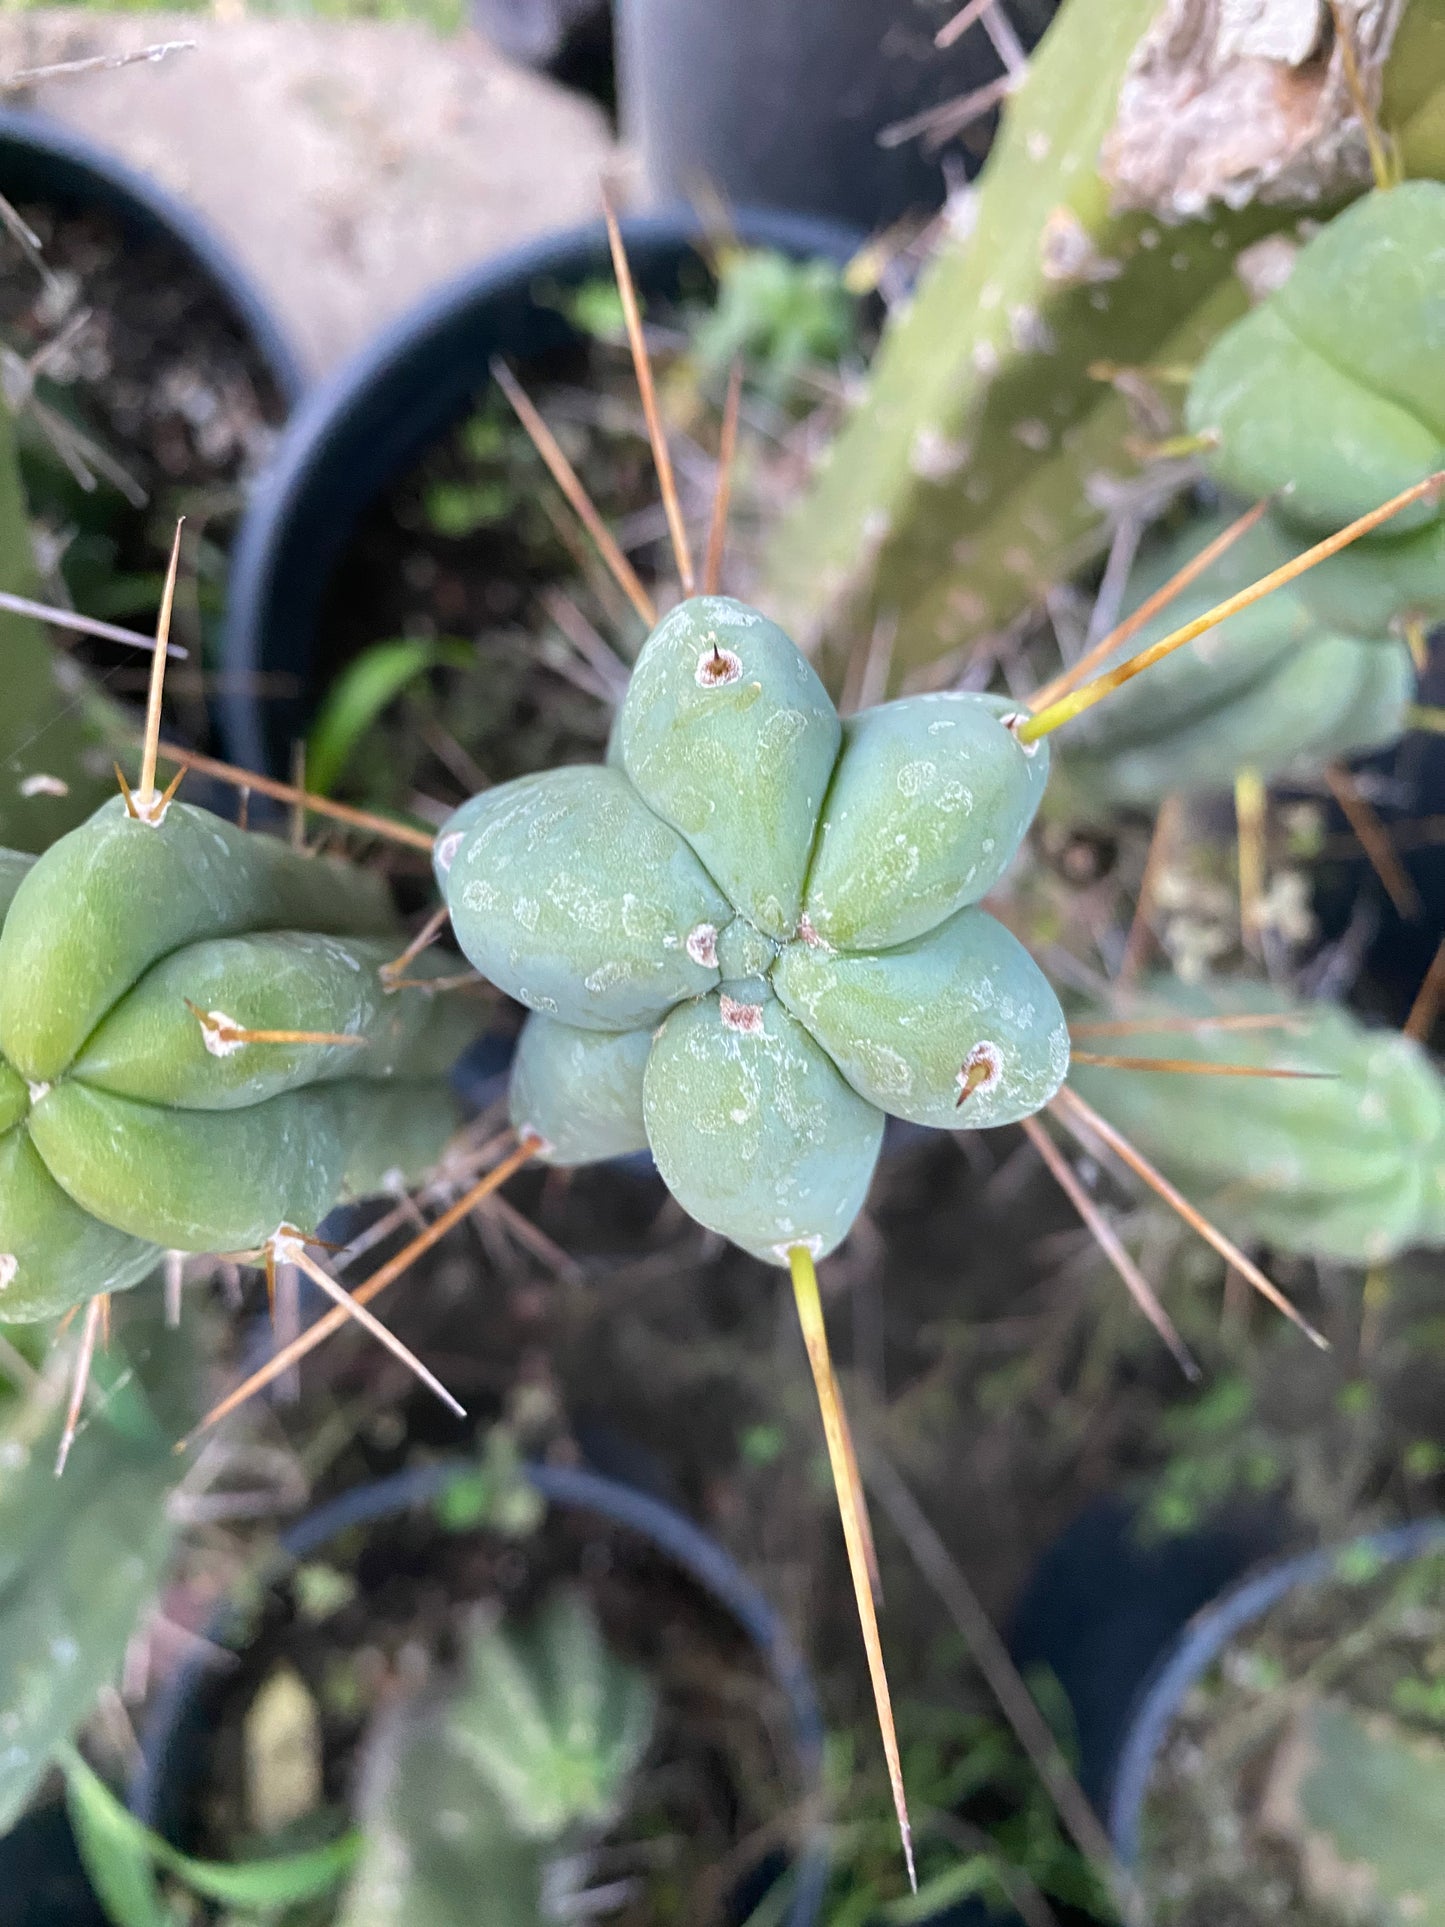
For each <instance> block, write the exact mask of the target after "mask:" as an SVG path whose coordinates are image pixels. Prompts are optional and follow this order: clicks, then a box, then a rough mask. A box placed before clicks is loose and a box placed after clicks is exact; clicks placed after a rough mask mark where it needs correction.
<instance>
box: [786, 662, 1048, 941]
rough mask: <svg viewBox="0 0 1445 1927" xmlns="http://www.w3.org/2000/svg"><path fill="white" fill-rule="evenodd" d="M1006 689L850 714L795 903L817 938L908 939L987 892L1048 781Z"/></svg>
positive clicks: (1043, 761) (1042, 752) (1041, 756)
mask: <svg viewBox="0 0 1445 1927" xmlns="http://www.w3.org/2000/svg"><path fill="white" fill-rule="evenodd" d="M1017 709H1018V705H1017V704H1016V703H1014V702H1011V701H1010V700H1009V699H1008V698H1007V697H999V696H975V695H949V694H945V695H933V696H911V697H906V698H905V699H904V700H902V701H901V702H892V703H884V704H882V705H881V706H880V707H879V708H877V709H868V710H865V711H864V712H863V714H862V715H861V716H855V717H851V718H850V719H849V721H848V722H847V723H846V724H845V725H844V729H843V751H842V754H841V756H840V757H839V759H838V766H837V769H836V770H835V772H834V775H833V781H832V784H831V785H830V787H829V790H828V796H827V801H826V802H825V804H824V806H823V816H822V821H821V823H820V824H819V828H818V846H817V850H816V852H815V854H814V857H813V862H812V866H811V868H810V870H809V872H808V882H807V889H806V891H805V894H804V900H803V909H804V914H805V915H806V917H807V920H808V924H809V926H810V928H811V930H812V931H813V932H814V933H815V934H816V935H817V936H818V937H820V938H821V939H822V940H823V942H824V943H825V944H832V945H835V946H838V947H841V948H842V949H845V950H878V949H884V948H886V947H888V946H890V945H892V944H898V943H906V942H908V941H909V939H910V938H913V937H920V936H922V935H923V933H924V932H925V931H927V930H932V929H933V928H934V927H935V926H936V925H938V924H940V923H942V922H943V921H944V919H945V918H947V917H951V916H952V915H953V913H954V912H955V911H956V910H960V909H962V908H963V907H964V906H965V905H966V904H970V903H977V902H978V901H979V899H980V898H981V897H982V896H984V895H985V894H986V893H987V892H988V891H989V890H991V889H992V888H993V886H994V884H995V883H997V882H998V880H999V878H1000V877H1001V876H1002V875H1003V873H1004V871H1005V870H1006V869H1007V868H1008V866H1009V864H1010V863H1011V862H1012V861H1013V859H1014V857H1015V855H1016V854H1017V852H1018V847H1019V844H1020V843H1021V842H1022V841H1023V838H1024V834H1025V832H1026V831H1027V829H1028V827H1029V824H1030V823H1031V822H1032V821H1033V818H1034V814H1035V812H1036V811H1037V809H1038V807H1039V803H1040V801H1041V800H1042V798H1043V793H1044V785H1045V783H1046V782H1047V781H1048V772H1049V760H1048V755H1047V751H1046V749H1044V748H1043V747H1042V746H1041V748H1040V749H1039V750H1029V749H1025V748H1024V746H1023V745H1022V744H1021V743H1020V742H1019V741H1018V739H1017V737H1016V736H1014V735H1013V734H1012V732H1011V731H1009V730H1007V729H1005V728H1004V726H1003V723H1002V721H1001V720H1000V719H1001V718H1002V717H1004V716H1007V715H1009V714H1011V713H1016V712H1017Z"/></svg>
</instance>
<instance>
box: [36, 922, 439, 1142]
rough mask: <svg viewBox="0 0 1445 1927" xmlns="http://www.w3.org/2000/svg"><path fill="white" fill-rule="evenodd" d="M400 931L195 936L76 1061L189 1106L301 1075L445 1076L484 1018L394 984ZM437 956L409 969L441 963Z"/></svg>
mask: <svg viewBox="0 0 1445 1927" xmlns="http://www.w3.org/2000/svg"><path fill="white" fill-rule="evenodd" d="M395 954H396V941H395V939H394V938H389V939H387V940H386V941H385V942H375V941H371V942H368V941H365V940H362V939H348V938H343V937H327V936H317V935H315V934H314V933H312V932H310V931H304V932H303V931H284V932H279V933H270V934H263V935H260V936H246V937H219V938H213V939H211V940H210V941H207V942H202V943H195V944H188V945H187V946H186V947H185V948H184V949H183V950H178V951H174V952H173V953H172V954H171V955H170V956H168V957H164V958H162V959H161V961H160V962H159V963H157V964H153V965H152V966H151V968H150V969H149V970H148V971H147V972H146V974H145V975H144V976H143V977H142V978H141V980H140V982H139V983H138V984H136V985H135V987H134V988H133V989H132V990H130V991H128V992H127V993H126V994H125V996H123V997H122V998H120V1000H119V1001H118V1002H117V1003H116V1004H114V1005H113V1006H112V1007H111V1009H110V1010H109V1011H108V1012H107V1014H106V1015H105V1016H104V1017H103V1018H102V1019H101V1021H100V1023H99V1024H98V1025H97V1026H96V1028H95V1030H94V1031H93V1032H92V1033H91V1035H90V1037H89V1038H88V1039H87V1041H86V1043H85V1044H84V1046H83V1047H82V1049H81V1051H80V1053H79V1055H78V1056H77V1057H76V1058H75V1061H74V1063H73V1064H72V1065H71V1075H72V1076H73V1077H78V1078H80V1079H81V1080H82V1081H83V1082H85V1083H86V1084H89V1085H91V1086H92V1087H93V1088H95V1089H96V1090H102V1091H110V1092H112V1093H113V1094H114V1095H116V1096H117V1097H133V1098H138V1099H140V1100H142V1101H143V1102H146V1103H150V1104H166V1105H175V1106H176V1107H178V1108H179V1109H182V1110H203V1111H218V1110H232V1109H236V1108H239V1107H242V1106H246V1105H251V1104H258V1103H260V1102H262V1100H263V1099H265V1098H268V1097H275V1096H277V1095H278V1094H279V1093H280V1092H282V1091H289V1090H295V1089H298V1088H299V1087H300V1086H302V1085H304V1084H316V1083H323V1082H330V1081H333V1080H336V1079H340V1078H365V1079H384V1078H392V1077H396V1076H399V1075H406V1076H410V1077H429V1076H430V1077H435V1076H441V1075H443V1074H445V1072H446V1071H447V1070H449V1069H450V1067H451V1065H452V1064H453V1063H454V1062H455V1061H456V1059H457V1057H458V1056H459V1055H460V1054H461V1051H462V1050H463V1049H464V1048H465V1046H466V1043H467V1042H468V1040H469V1038H470V1036H471V1034H472V1032H473V1030H474V1028H475V1026H474V1023H473V1020H472V1018H471V1016H470V1014H469V1013H468V1012H467V1010H466V1009H465V1008H464V1007H463V1006H461V1005H459V1004H458V1003H457V1002H456V1001H455V1000H453V1001H452V1002H450V1003H449V1002H447V1001H446V1000H445V999H444V998H437V997H429V996H428V995H427V993H426V992H425V991H424V990H418V989H405V990H400V991H388V990H387V988H386V985H385V980H384V979H383V978H382V976H381V974H380V972H381V969H382V966H383V965H385V964H386V963H388V962H389V961H390V959H391V958H392V957H394V956H395ZM445 968H446V965H445V963H444V961H441V960H439V959H438V958H437V957H436V956H435V955H434V954H432V953H429V954H427V955H426V956H422V957H419V958H417V959H416V960H415V964H414V966H413V967H412V968H411V970H410V972H409V974H411V975H414V976H416V977H425V976H427V975H429V974H430V975H440V974H441V973H442V971H443V970H444V969H445ZM198 1011H199V1012H201V1013H202V1014H203V1016H205V1017H207V1018H210V1017H211V1016H212V1014H215V1016H216V1017H217V1018H219V1017H220V1016H222V1015H224V1017H225V1018H227V1019H229V1020H230V1025H231V1027H232V1028H234V1027H240V1028H242V1029H246V1030H300V1031H309V1032H319V1033H321V1034H323V1035H327V1036H349V1037H356V1038H359V1039H360V1040H361V1042H360V1044H267V1045H264V1046H261V1045H247V1044H244V1043H235V1042H230V1043H228V1042H227V1038H228V1036H229V1034H230V1032H229V1031H228V1030H227V1029H226V1028H225V1027H224V1026H222V1025H220V1024H219V1023H218V1022H216V1023H212V1024H211V1025H210V1026H209V1028H208V1027H207V1026H206V1025H205V1024H203V1022H202V1021H201V1019H200V1018H198V1017H197V1015H196V1013H197V1012H198Z"/></svg>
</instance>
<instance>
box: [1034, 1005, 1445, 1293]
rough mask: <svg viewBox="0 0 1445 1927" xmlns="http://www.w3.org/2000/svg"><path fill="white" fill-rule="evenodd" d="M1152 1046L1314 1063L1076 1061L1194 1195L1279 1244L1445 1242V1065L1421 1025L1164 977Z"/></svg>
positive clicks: (1166, 1053)
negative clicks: (1373, 1021) (1191, 1067)
mask: <svg viewBox="0 0 1445 1927" xmlns="http://www.w3.org/2000/svg"><path fill="white" fill-rule="evenodd" d="M1150 1005H1153V1006H1155V1007H1156V1008H1157V1011H1158V1013H1159V1014H1160V1015H1161V1017H1166V1018H1172V1019H1177V1018H1178V1017H1179V1016H1180V1015H1181V1014H1183V1015H1186V1016H1191V1017H1197V1018H1209V1017H1220V1018H1226V1019H1227V1018H1230V1017H1238V1016H1241V1015H1246V1016H1254V1017H1268V1016H1270V1015H1271V1014H1274V1015H1277V1016H1278V1017H1279V1018H1280V1023H1279V1025H1278V1027H1272V1026H1271V1027H1266V1028H1260V1029H1240V1028H1228V1027H1221V1028H1218V1029H1208V1028H1203V1029H1195V1030H1189V1031H1180V1030H1179V1029H1177V1028H1174V1027H1173V1026H1172V1025H1168V1026H1166V1027H1164V1028H1161V1029H1160V1030H1158V1031H1153V1032H1151V1031H1150V1030H1149V1028H1148V1016H1149V1006H1150ZM1130 1049H1131V1051H1137V1052H1138V1053H1139V1054H1140V1055H1141V1056H1159V1057H1169V1058H1183V1059H1187V1060H1189V1061H1193V1062H1199V1063H1206V1064H1207V1063H1211V1062H1212V1063H1231V1064H1245V1065H1256V1066H1260V1067H1264V1066H1270V1067H1274V1068H1282V1069H1286V1070H1292V1071H1298V1072H1304V1073H1306V1075H1305V1076H1304V1077H1303V1078H1299V1079H1296V1078H1274V1077H1269V1078H1260V1079H1250V1080H1248V1081H1247V1082H1242V1081H1241V1080H1239V1079H1237V1078H1234V1077H1207V1076H1205V1077H1198V1076H1194V1077H1177V1076H1171V1075H1169V1074H1167V1073H1165V1072H1162V1071H1141V1070H1129V1069H1123V1070H1121V1069H1104V1068H1101V1067H1096V1066H1090V1065H1088V1064H1083V1063H1076V1064H1075V1065H1074V1068H1073V1071H1072V1073H1071V1076H1070V1082H1071V1084H1072V1085H1073V1086H1074V1087H1075V1088H1076V1089H1077V1090H1078V1091H1079V1092H1080V1094H1081V1095H1082V1096H1083V1097H1085V1098H1086V1099H1087V1100H1088V1101H1089V1102H1091V1103H1095V1104H1097V1105H1098V1107H1099V1108H1100V1110H1102V1111H1104V1112H1105V1113H1106V1114H1107V1116H1108V1118H1109V1121H1110V1122H1111V1123H1112V1124H1113V1125H1115V1126H1116V1127H1117V1128H1118V1129H1120V1130H1122V1131H1124V1132H1126V1133H1127V1135H1128V1136H1129V1137H1130V1138H1131V1139H1132V1141H1133V1142H1134V1143H1135V1144H1136V1145H1137V1146H1138V1147H1139V1149H1140V1150H1141V1151H1143V1152H1144V1154H1145V1155H1146V1156H1147V1157H1149V1158H1151V1159H1153V1161H1154V1162H1155V1163H1156V1164H1158V1165H1160V1166H1161V1167H1162V1168H1163V1169H1164V1170H1165V1171H1166V1172H1167V1173H1168V1174H1169V1175H1170V1176H1171V1177H1173V1178H1174V1179H1175V1180H1176V1181H1177V1182H1178V1183H1179V1184H1180V1185H1181V1186H1183V1187H1186V1188H1188V1189H1189V1190H1190V1191H1191V1193H1192V1194H1193V1195H1195V1196H1199V1197H1203V1196H1207V1195H1208V1194H1210V1193H1218V1194H1220V1195H1221V1197H1222V1198H1224V1199H1227V1203H1228V1209H1229V1212H1230V1216H1231V1219H1232V1220H1233V1221H1234V1222H1235V1223H1238V1224H1241V1225H1243V1226H1244V1227H1245V1228H1246V1229H1248V1230H1249V1231H1250V1232H1251V1233H1252V1234H1253V1235H1254V1236H1255V1237H1258V1238H1261V1239H1263V1240H1265V1241H1266V1242H1268V1243H1270V1244H1273V1245H1276V1246H1278V1247H1279V1248H1280V1249H1281V1250H1285V1251H1291V1252H1298V1253H1301V1254H1303V1255H1307V1256H1312V1257H1319V1258H1325V1259H1333V1260H1336V1261H1337V1262H1341V1263H1345V1264H1375V1263H1379V1262H1382V1261H1384V1260H1387V1259H1389V1258H1392V1257H1394V1256H1395V1255H1396V1254H1397V1253H1399V1252H1401V1251H1404V1250H1407V1249H1409V1247H1411V1246H1412V1245H1434V1246H1440V1245H1445V1078H1442V1076H1441V1074H1440V1071H1439V1069H1438V1067H1437V1066H1436V1065H1435V1063H1434V1062H1433V1060H1432V1059H1431V1058H1430V1056H1429V1055H1428V1054H1427V1052H1426V1051H1425V1050H1424V1049H1423V1047H1422V1046H1421V1045H1419V1044H1417V1043H1416V1042H1415V1041H1414V1040H1413V1039H1411V1038H1409V1037H1403V1036H1398V1035H1396V1034H1395V1033H1393V1032H1390V1031H1379V1030H1372V1029H1370V1028H1369V1027H1368V1026H1366V1025H1365V1024H1363V1023H1362V1022H1361V1021H1360V1020H1359V1019H1358V1018H1356V1017H1354V1016H1352V1015H1351V1014H1350V1013H1349V1012H1348V1011H1346V1010H1343V1009H1340V1008H1337V1007H1335V1006H1332V1005H1323V1004H1306V1003H1299V1002H1296V1001H1295V1000H1293V999H1291V998H1289V997H1286V996H1284V995H1282V994H1281V993H1279V992H1276V991H1274V990H1271V989H1268V988H1266V987H1264V986H1261V985H1254V984H1245V983H1230V984H1227V985H1226V984H1216V985H1212V986H1209V987H1201V988H1198V989H1185V988H1184V987H1182V986H1180V985H1177V984H1167V983H1156V984H1154V985H1152V986H1151V987H1149V991H1148V999H1147V1003H1146V1004H1145V1006H1144V1008H1143V1011H1142V1014H1141V1016H1140V1020H1139V1028H1138V1031H1137V1032H1135V1033H1133V1034H1132V1035H1131V1039H1130Z"/></svg>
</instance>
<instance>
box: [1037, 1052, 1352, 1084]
mask: <svg viewBox="0 0 1445 1927" xmlns="http://www.w3.org/2000/svg"><path fill="white" fill-rule="evenodd" d="M1070 1056H1071V1058H1072V1060H1073V1062H1074V1063H1076V1064H1098V1065H1102V1067H1103V1068H1104V1069H1105V1070H1111V1071H1167V1072H1168V1073H1169V1074H1170V1076H1171V1077H1303V1078H1310V1079H1316V1080H1319V1079H1323V1080H1324V1081H1325V1082H1327V1083H1328V1082H1330V1081H1332V1080H1333V1079H1335V1078H1337V1077H1338V1076H1339V1073H1338V1071H1290V1070H1276V1069H1274V1068H1273V1066H1271V1065H1266V1064H1206V1063H1202V1062H1201V1061H1200V1060H1199V1059H1198V1058H1194V1057H1118V1056H1115V1055H1114V1054H1113V1053H1112V1052H1101V1051H1088V1050H1076V1051H1073V1052H1071V1053H1070Z"/></svg>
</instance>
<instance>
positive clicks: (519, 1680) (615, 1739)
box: [450, 1589, 656, 1842]
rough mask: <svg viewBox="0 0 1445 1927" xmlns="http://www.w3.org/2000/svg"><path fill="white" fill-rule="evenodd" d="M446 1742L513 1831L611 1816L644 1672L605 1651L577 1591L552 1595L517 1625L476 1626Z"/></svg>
mask: <svg viewBox="0 0 1445 1927" xmlns="http://www.w3.org/2000/svg"><path fill="white" fill-rule="evenodd" d="M467 1670H468V1679H467V1686H466V1690H465V1692H464V1693H463V1694H462V1695H461V1697H460V1698H459V1699H458V1700H457V1701H455V1702H454V1703H453V1706H452V1708H451V1718H450V1728H451V1740H452V1745H453V1746H454V1748H455V1749H456V1751H457V1752H458V1753H459V1754H460V1755H461V1757H462V1758H463V1759H465V1760H467V1761H469V1762H470V1764H471V1765H472V1767H473V1768H474V1769H475V1771H476V1773H477V1774H478V1776H479V1777H480V1778H481V1780H482V1781H483V1782H484V1783H485V1784H486V1785H487V1787H489V1788H490V1790H491V1791H492V1793H493V1794H495V1796H496V1798H497V1799H498V1800H499V1801H500V1802H501V1805H502V1810H503V1811H504V1813H505V1814H506V1816H507V1821H508V1824H509V1826H510V1827H511V1828H512V1830H513V1831H514V1832H515V1833H517V1834H520V1835H521V1836H522V1838H524V1839H527V1840H535V1841H543V1842H546V1841H556V1840H560V1839H563V1838H565V1836H566V1835H567V1834H568V1833H569V1832H570V1831H571V1830H572V1829H573V1828H576V1827H581V1828H585V1829H587V1830H588V1831H589V1832H597V1831H601V1830H602V1829H603V1828H605V1827H608V1826H610V1825H611V1824H612V1823H613V1822H614V1821H615V1820H616V1818H617V1815H618V1812H619V1810H620V1807H621V1802H622V1798H623V1795H624V1793H625V1791H626V1788H627V1785H628V1782H629V1781H630V1780H631V1778H632V1775H633V1774H634V1773H635V1772H636V1770H637V1767H638V1766H639V1764H640V1763H641V1760H642V1756H643V1754H644V1753H645V1752H646V1750H647V1746H648V1742H649V1741H650V1739H651V1737H652V1727H653V1720H654V1716H655V1711H656V1708H655V1702H654V1696H653V1692H652V1688H651V1686H650V1684H649V1682H648V1681H647V1679H646V1678H645V1677H644V1676H643V1675H642V1674H641V1673H638V1672H637V1671H635V1670H634V1669H633V1668H632V1667H630V1666H625V1665H623V1664H622V1663H621V1662H620V1661H618V1660H616V1659H614V1658H613V1657H612V1655H611V1654H610V1653H609V1652H608V1650H607V1648H606V1646H605V1645H604V1643H603V1639H602V1633H601V1629H600V1628H599V1627H598V1624H597V1620H596V1617H595V1616H594V1614H593V1612H592V1609H591V1607H590V1606H589V1605H588V1604H587V1602H586V1600H585V1599H584V1598H583V1597H582V1595H581V1594H579V1593H576V1592H573V1591H571V1590H569V1589H562V1590H560V1591H558V1592H556V1593H554V1594H553V1595H552V1597H551V1598H550V1599H549V1600H548V1601H547V1603H546V1605H545V1606H544V1607H543V1608H542V1611H541V1613H540V1614H539V1615H538V1618H537V1620H536V1623H535V1624H534V1625H532V1626H531V1627H529V1628H528V1629H527V1632H526V1634H525V1636H518V1635H515V1634H511V1633H508V1632H506V1631H504V1630H503V1629H502V1628H501V1627H498V1626H488V1627H484V1628H483V1629H482V1630H481V1631H480V1632H479V1633H478V1634H476V1635H475V1636H474V1638H473V1640H472V1643H471V1649H470V1651H469V1653H468V1655H467Z"/></svg>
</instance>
